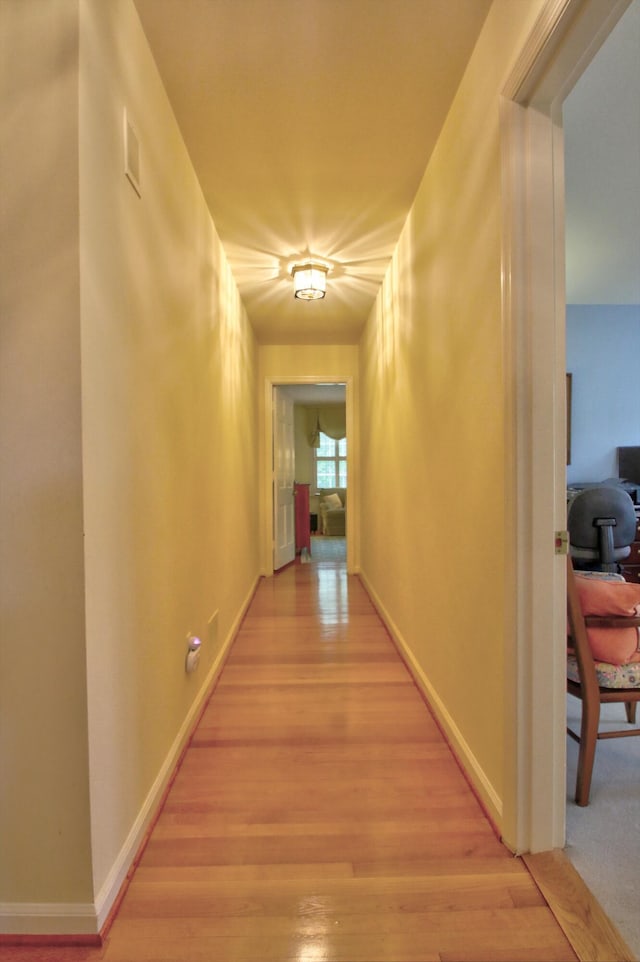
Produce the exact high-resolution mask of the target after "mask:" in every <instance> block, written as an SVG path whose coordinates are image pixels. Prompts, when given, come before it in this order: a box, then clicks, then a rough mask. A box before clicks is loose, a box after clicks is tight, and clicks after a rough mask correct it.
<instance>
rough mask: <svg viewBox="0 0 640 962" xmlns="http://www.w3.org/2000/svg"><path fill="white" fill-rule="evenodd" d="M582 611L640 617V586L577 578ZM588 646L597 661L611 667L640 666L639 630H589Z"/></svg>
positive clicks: (586, 613)
mask: <svg viewBox="0 0 640 962" xmlns="http://www.w3.org/2000/svg"><path fill="white" fill-rule="evenodd" d="M576 586H577V589H578V597H579V598H580V607H581V608H582V612H583V614H584V615H585V617H588V616H589V615H618V616H620V617H633V616H634V615H640V585H636V584H632V583H631V582H629V581H601V580H599V579H596V578H584V577H581V576H580V575H577V576H576ZM587 635H588V638H589V645H590V647H591V651H592V652H593V657H594V658H595V659H596V660H597V661H606V662H608V663H609V664H610V665H626V664H630V663H632V662H640V628H634V627H630V628H593V627H589V628H587Z"/></svg>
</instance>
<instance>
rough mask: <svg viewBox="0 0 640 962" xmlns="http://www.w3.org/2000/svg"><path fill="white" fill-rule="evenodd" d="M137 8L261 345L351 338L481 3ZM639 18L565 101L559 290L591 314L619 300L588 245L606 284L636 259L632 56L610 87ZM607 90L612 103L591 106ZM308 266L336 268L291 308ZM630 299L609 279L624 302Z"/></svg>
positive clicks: (357, 1)
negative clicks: (319, 262) (303, 263)
mask: <svg viewBox="0 0 640 962" xmlns="http://www.w3.org/2000/svg"><path fill="white" fill-rule="evenodd" d="M513 2H514V3H515V2H518V0H513ZM135 3H136V7H137V9H138V12H139V15H140V19H141V22H142V25H143V28H144V30H145V33H146V35H147V38H148V40H149V43H150V46H151V49H152V52H153V55H154V57H155V60H156V63H157V65H158V68H159V71H160V74H161V76H162V79H163V82H164V84H165V87H166V90H167V93H168V96H169V99H170V100H171V103H172V106H173V109H174V112H175V115H176V117H177V120H178V123H179V125H180V128H181V130H182V134H183V137H184V140H185V143H186V145H187V148H188V150H189V153H190V156H191V158H192V162H193V164H194V167H195V170H196V173H197V175H198V178H199V180H200V183H201V186H202V189H203V192H204V195H205V198H206V200H207V203H208V205H209V209H210V211H211V214H212V217H213V220H214V222H215V225H216V228H217V231H218V233H219V235H220V238H221V241H222V244H223V246H224V249H225V252H226V254H227V257H228V259H229V262H230V264H231V268H232V271H233V274H234V277H235V279H236V282H237V284H238V287H239V289H240V294H241V296H242V299H243V302H244V304H245V307H246V308H247V312H248V315H249V318H250V320H251V323H252V325H253V327H254V330H255V332H256V335H257V337H258V339H259V341H261V342H262V343H297V342H306V343H355V342H357V340H358V338H359V334H360V331H361V329H362V326H363V324H364V322H365V320H366V318H367V316H368V314H369V312H370V310H371V307H372V304H373V301H374V299H375V296H376V293H377V291H378V288H379V286H380V284H381V282H382V279H383V277H384V274H385V272H386V269H387V266H388V263H389V260H390V257H391V255H392V253H393V250H394V248H395V246H396V243H397V240H398V237H399V234H400V231H401V228H402V226H403V224H404V221H405V219H406V216H407V214H408V211H409V209H410V207H411V204H412V202H413V199H414V197H415V194H416V191H417V188H418V186H419V183H420V179H421V177H422V174H423V173H424V170H425V168H426V165H427V162H428V159H429V156H430V153H431V151H432V149H433V147H434V144H435V143H436V141H437V138H438V134H439V131H440V129H441V126H442V123H443V121H444V118H445V116H446V114H447V111H448V109H449V106H450V104H451V101H452V98H453V96H454V94H455V92H456V90H457V87H458V85H459V83H460V79H461V77H462V73H463V72H464V68H465V65H466V63H467V62H468V60H469V57H470V55H471V52H472V49H473V46H474V44H475V41H476V39H477V36H478V33H479V31H480V29H481V27H482V24H483V21H484V19H485V16H486V13H487V11H488V8H489V6H490V0H135ZM639 5H640V0H634V7H635V15H636V20H635V21H634V23H635V26H632V28H631V30H629V31H627V28H620V29H619V30H618V31H616V35H615V37H613V38H612V42H613V41H614V40H615V41H616V43H617V46H616V48H615V52H614V53H612V55H611V57H610V58H609V61H608V63H609V65H608V66H606V67H605V66H602V67H600V66H599V62H600V60H601V58H602V57H604V56H606V51H607V46H608V43H609V42H608V43H607V45H605V47H604V48H603V50H602V51H601V53H600V54H599V55H598V58H597V60H596V61H594V64H593V65H592V67H590V68H589V72H590V73H591V71H594V73H593V80H587V77H586V76H585V78H584V81H581V82H580V83H579V85H578V86H577V87H576V89H575V91H574V92H573V93H572V94H571V98H570V101H569V102H568V103H567V105H566V125H567V133H568V138H567V139H568V144H569V147H568V165H567V169H568V187H567V199H568V215H567V226H568V231H567V236H568V239H569V254H568V286H569V289H570V292H571V298H574V297H583V296H587V295H586V294H582V293H578V291H579V290H581V288H579V285H578V280H577V279H578V277H579V276H585V277H587V278H588V279H589V281H590V284H591V286H590V289H589V295H588V296H589V297H591V298H594V297H595V298H596V300H595V302H597V303H603V302H608V301H610V297H611V296H612V295H610V293H609V291H608V289H607V288H605V287H603V286H602V285H601V283H600V281H598V283H597V284H596V280H597V278H599V276H600V273H601V272H600V270H599V269H598V268H597V267H596V266H594V261H596V260H597V258H596V255H595V254H593V253H592V249H593V248H594V246H595V245H596V243H597V245H598V246H599V247H600V248H604V250H605V251H606V252H607V254H608V258H607V270H604V274H605V275H606V277H608V278H612V277H613V274H612V271H611V268H610V265H611V263H612V262H613V263H615V264H616V265H617V267H619V268H620V272H619V273H620V275H621V274H622V272H623V264H624V263H626V270H627V272H628V267H629V265H628V261H629V260H631V261H633V258H634V255H635V254H637V251H638V247H637V230H636V234H635V237H636V240H629V239H627V238H626V237H625V238H624V239H623V237H622V233H623V226H622V222H621V220H620V216H621V215H619V214H616V215H615V224H616V226H615V227H611V226H610V225H609V220H610V217H612V216H613V215H611V214H610V208H611V205H612V204H613V200H612V197H613V196H615V191H614V188H615V187H617V186H620V187H623V188H624V190H623V200H622V202H621V205H619V206H620V207H621V209H622V211H623V215H622V216H625V215H626V220H625V227H624V230H632V229H633V227H634V226H635V227H636V228H637V227H638V223H639V222H640V217H639V216H638V209H637V206H635V207H634V202H632V201H630V199H629V191H630V190H631V191H632V190H633V180H634V177H633V173H634V172H633V170H632V168H633V165H634V162H635V176H636V181H635V182H636V185H637V172H638V169H639V167H640V165H639V164H638V163H637V158H638V140H637V137H636V139H635V140H634V139H633V138H631V139H629V138H630V134H631V133H632V128H633V127H634V123H633V114H634V110H635V116H636V119H637V110H638V104H639V103H640V94H639V93H638V89H639V84H638V74H637V70H638V63H637V60H638V58H637V57H636V58H635V74H634V77H635V79H634V80H633V81H632V82H631V83H629V81H628V80H622V79H621V78H620V76H619V75H620V74H621V73H622V62H623V60H625V59H628V57H629V54H630V53H633V48H634V43H635V53H637V47H638V42H637V37H638V34H637V29H638V22H639V21H638V18H637V13H638V7H639ZM625 16H628V14H627V15H625ZM634 30H635V33H634V32H633V31H634ZM634 37H635V41H634V39H633V38H634ZM618 68H619V69H618ZM629 69H631V68H629ZM614 78H615V79H616V80H617V92H616V93H614V94H612V95H611V96H612V97H613V101H606V102H605V106H604V107H603V108H597V106H596V105H597V102H598V101H599V100H600V96H601V93H602V90H603V87H604V88H606V87H607V85H609V84H610V83H613V80H614ZM634 85H635V86H634ZM630 91H632V93H631V92H630ZM627 94H629V96H628V98H627V97H626V95H627ZM623 103H624V104H625V105H624V106H623ZM596 109H597V111H598V113H596V114H594V113H593V111H594V110H596ZM625 111H628V112H630V113H631V120H630V121H628V120H627V121H624V120H620V122H617V120H618V116H617V115H618V114H620V115H623V113H624V112H625ZM604 124H607V126H606V128H605V127H603V126H602V125H604ZM635 126H636V128H637V124H636V125H635ZM605 130H606V132H605ZM636 134H637V129H636ZM621 136H626V139H625V141H624V145H623V146H622V147H621V148H618V147H614V146H613V145H614V144H615V143H617V142H618V138H619V137H621ZM604 144H606V145H607V147H610V148H611V150H610V151H609V152H608V153H606V155H605V154H604V151H603V152H602V157H601V152H600V150H599V149H596V148H599V147H600V146H603V145H604ZM617 151H621V153H622V157H623V160H622V162H621V164H620V167H619V168H618V167H617V166H616V167H615V175H612V171H613V169H614V168H613V167H612V166H611V165H612V161H611V160H610V156H611V154H613V155H616V152H617ZM618 156H620V154H618ZM596 159H597V160H598V164H597V165H596V163H595V161H596ZM587 160H588V161H589V163H587V162H586V161H587ZM603 166H604V179H605V183H606V189H604V188H603V186H602V183H601V180H602V177H603V173H602V167H603ZM594 183H595V184H596V186H594ZM637 197H638V195H637V193H636V199H637ZM596 198H597V199H598V201H603V202H604V201H605V200H606V201H607V203H606V204H605V203H602V204H600V206H599V207H598V208H597V209H596V207H595V205H594V199H596ZM587 202H588V203H587ZM587 209H588V210H589V211H590V212H589V213H588V214H587V213H586V211H587ZM587 217H588V218H589V220H588V221H585V220H584V219H583V218H587ZM632 222H633V223H632ZM634 245H635V246H634ZM577 251H579V253H576V252H577ZM305 253H306V254H312V255H315V256H317V257H320V258H323V259H324V260H326V261H328V262H329V263H330V265H331V271H330V273H329V277H328V284H327V288H328V293H327V297H326V298H325V299H324V300H322V301H315V302H302V301H295V300H294V298H293V293H292V282H291V278H290V274H289V271H290V266H291V264H292V262H294V261H295V260H296V259H298V258H299V257H300V256H301V255H304V254H305ZM598 257H600V255H598ZM597 262H598V264H600V265H602V266H603V267H604V260H602V259H600V260H598V261H597ZM583 264H586V265H587V267H586V270H585V269H583V267H582V265H583ZM632 266H633V265H632ZM635 266H636V268H637V262H636V265H635ZM637 276H638V271H637V269H636V280H637ZM624 289H625V288H624V285H623V282H622V280H621V277H620V276H618V272H617V273H616V279H615V282H614V292H615V296H616V298H617V299H620V298H621V297H622V296H623V294H622V292H623V290H624ZM605 292H606V293H605ZM624 296H625V297H627V296H630V295H628V294H625V295H624ZM631 296H633V295H631ZM571 298H570V299H571ZM603 298H606V301H603ZM638 300H640V298H638V297H636V301H638Z"/></svg>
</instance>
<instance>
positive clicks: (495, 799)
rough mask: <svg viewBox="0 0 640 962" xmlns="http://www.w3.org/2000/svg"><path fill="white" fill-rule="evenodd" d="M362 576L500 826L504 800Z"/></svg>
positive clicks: (454, 751)
mask: <svg viewBox="0 0 640 962" xmlns="http://www.w3.org/2000/svg"><path fill="white" fill-rule="evenodd" d="M359 577H360V580H361V581H362V583H363V585H364V587H365V589H366V591H367V594H368V595H369V597H370V598H371V601H372V602H373V604H374V606H375V609H376V611H377V612H378V614H379V615H380V617H381V618H382V620H383V622H384V623H385V626H386V628H387V630H388V631H389V634H390V635H391V637H392V638H393V640H394V642H395V643H396V645H397V647H398V649H399V651H400V653H401V655H402V658H403V660H404V662H405V664H406V666H407V668H408V669H409V671H410V673H411V676H412V677H413V680H414V681H415V683H416V684H417V686H418V688H419V689H420V691H421V692H422V694H423V695H424V697H425V699H426V701H427V704H428V705H429V707H430V708H431V710H432V711H433V713H434V715H435V716H436V718H437V720H438V723H439V724H440V726H441V728H442V730H443V732H444V734H445V737H446V739H447V741H448V742H449V745H450V747H451V749H452V751H453V753H454V755H455V756H456V757H457V759H458V761H459V762H460V764H461V765H462V767H463V768H464V770H465V772H466V774H467V777H468V778H469V780H470V782H471V784H472V785H473V788H474V790H475V791H476V792H477V794H478V797H479V798H480V800H481V802H482V804H483V805H484V807H485V810H486V812H487V815H488V816H489V818H490V819H491V820H492V821H493V823H494V825H495V826H496V827H497V828H498V829H500V828H501V827H502V799H501V798H500V796H499V795H498V793H497V792H496V790H495V788H494V787H493V785H492V783H491V781H490V779H489V778H487V775H486V773H485V771H484V769H483V768H482V766H481V765H480V763H479V762H478V759H477V758H476V756H475V755H474V754H473V752H472V750H471V748H470V747H469V744H468V743H467V741H466V739H465V738H464V736H463V734H462V732H461V731H460V729H459V728H458V726H457V725H456V723H455V721H454V720H453V718H452V717H451V715H450V714H449V712H448V710H447V708H446V706H445V704H444V702H443V701H442V699H441V698H440V696H439V695H438V693H437V691H436V690H435V688H434V687H433V685H432V684H431V682H430V681H429V679H428V678H427V676H426V674H425V673H424V671H423V669H422V667H421V665H420V664H419V663H418V661H417V660H416V657H415V655H414V654H413V652H412V651H411V648H410V647H409V645H408V644H407V642H406V641H405V639H404V638H403V636H402V634H401V632H400V631H399V629H398V627H397V625H396V624H395V622H394V621H393V619H392V618H391V616H390V615H389V612H388V611H387V610H386V608H385V606H384V604H383V603H382V601H381V600H380V598H379V596H378V594H377V592H376V591H375V589H374V587H373V585H372V584H371V582H370V581H369V579H368V578H367V576H366V574H364V573H363V572H362V571H360V574H359Z"/></svg>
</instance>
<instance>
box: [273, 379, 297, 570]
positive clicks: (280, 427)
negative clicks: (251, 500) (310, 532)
mask: <svg viewBox="0 0 640 962" xmlns="http://www.w3.org/2000/svg"><path fill="white" fill-rule="evenodd" d="M294 472H295V447H294V433H293V401H292V400H291V398H290V397H287V395H286V394H285V392H284V391H282V390H281V389H280V388H278V387H274V389H273V568H274V571H277V570H278V568H282V567H283V566H284V565H287V564H289V563H290V562H291V561H293V559H294V558H295V556H296V536H295V511H294V503H293V482H294Z"/></svg>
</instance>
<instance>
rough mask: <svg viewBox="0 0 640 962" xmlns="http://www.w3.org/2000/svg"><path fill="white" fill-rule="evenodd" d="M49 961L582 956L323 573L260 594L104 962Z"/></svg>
mask: <svg viewBox="0 0 640 962" xmlns="http://www.w3.org/2000/svg"><path fill="white" fill-rule="evenodd" d="M2 957H3V956H2V951H1V950H0V960H1V959H2ZM42 957H43V956H42V955H40V956H39V955H37V954H33V951H32V954H29V951H28V950H27V953H26V954H24V953H23V954H22V955H15V956H13V957H9V958H11V962H14V959H15V962H40V960H41V959H42ZM44 958H46V960H47V962H454V960H459V962H473V960H477V962H486V960H489V959H491V960H492V962H501V960H507V959H508V960H509V962H518V960H523V962H530V960H534V959H535V960H536V962H561V960H563V962H564V960H567V962H568V960H575V958H576V956H575V954H574V953H573V951H572V950H571V947H570V946H569V943H568V941H567V938H566V936H565V934H564V932H563V931H562V929H561V928H560V926H559V925H558V924H557V922H556V920H555V919H554V917H553V914H552V912H551V911H550V909H549V906H548V904H547V902H546V901H545V898H544V897H543V895H542V894H541V892H540V889H539V888H538V886H537V885H536V884H535V883H534V881H533V879H532V878H531V875H530V874H529V872H528V871H527V870H526V867H525V866H524V864H523V862H522V861H521V860H520V859H517V858H514V857H513V856H512V855H511V853H510V852H508V851H507V849H506V848H505V847H504V846H503V845H502V844H501V843H500V841H499V840H498V839H497V838H496V836H495V834H494V832H493V830H492V827H491V825H490V823H489V821H488V819H487V818H486V816H485V814H484V812H483V811H482V809H481V808H480V806H479V804H478V802H477V800H476V798H475V797H474V795H473V794H472V793H471V791H470V790H469V787H468V785H467V782H466V781H465V779H464V777H463V776H462V774H461V772H460V769H459V768H458V765H457V763H456V761H455V759H454V758H453V756H452V755H451V752H450V751H449V748H448V746H447V745H446V744H445V742H444V741H443V738H442V735H441V733H440V729H439V728H438V726H437V725H436V723H435V721H434V719H433V717H432V715H431V714H430V712H429V711H428V709H427V707H426V705H425V703H424V701H423V699H422V696H421V695H420V693H419V691H418V689H417V688H416V686H415V684H414V682H413V680H412V678H411V677H410V675H409V673H408V671H407V668H406V666H405V665H404V663H403V662H402V661H401V659H400V657H399V655H398V653H397V651H396V649H395V648H394V646H393V644H392V642H391V639H390V638H389V636H388V634H387V632H386V629H385V628H384V626H383V625H382V623H381V621H380V620H379V618H378V616H377V614H376V612H375V610H374V608H373V605H372V604H371V601H370V599H369V598H368V596H367V594H366V592H365V591H364V589H363V587H362V585H361V583H360V582H359V581H358V579H357V578H354V577H350V576H349V577H348V576H347V575H346V572H345V569H344V565H328V564H327V565H322V566H317V565H292V566H290V568H288V569H287V570H286V571H284V572H282V573H280V574H279V575H278V576H277V577H274V578H270V579H264V580H263V581H261V582H260V584H259V586H258V589H257V591H256V593H255V596H254V598H253V601H252V603H251V606H250V608H249V611H248V612H247V614H246V617H245V618H244V620H243V622H242V625H241V626H240V629H239V631H238V635H237V637H236V639H235V642H234V644H233V646H232V649H231V652H230V653H229V657H228V659H227V661H226V663H225V667H224V669H223V671H222V674H221V677H220V678H219V680H218V683H217V686H216V689H215V691H214V693H213V695H212V697H211V699H210V701H209V703H208V704H207V706H206V707H205V710H204V712H203V714H202V716H201V718H200V721H199V723H198V727H197V729H196V731H195V732H194V733H193V736H192V738H191V741H190V744H189V747H188V749H187V751H186V754H185V755H184V757H183V761H182V764H181V768H180V770H179V771H178V772H177V773H176V777H175V778H174V780H173V782H172V785H171V789H170V791H169V793H168V796H167V798H166V800H165V803H164V806H163V810H162V812H161V813H160V814H159V817H158V819H157V821H156V823H155V826H154V829H153V831H152V832H151V835H150V838H149V839H148V842H147V845H146V848H145V850H144V852H143V853H142V855H141V858H140V861H139V864H138V866H137V869H136V871H135V873H134V874H133V878H132V880H131V882H130V884H129V887H128V889H127V891H126V893H125V895H124V898H123V899H122V902H121V905H120V909H119V912H118V914H117V917H116V919H115V921H114V922H113V925H112V928H111V930H110V932H109V933H108V938H107V940H106V943H105V945H104V946H103V948H102V949H100V950H91V951H90V953H89V954H87V952H86V950H85V951H84V954H83V952H82V951H79V950H76V949H68V950H64V951H63V950H58V949H56V950H52V952H50V953H49V954H48V955H46V956H44Z"/></svg>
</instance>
